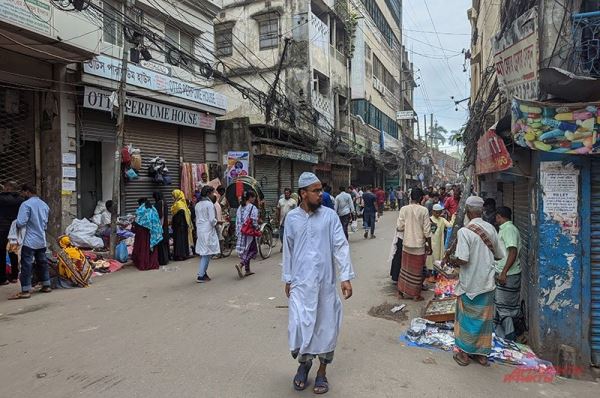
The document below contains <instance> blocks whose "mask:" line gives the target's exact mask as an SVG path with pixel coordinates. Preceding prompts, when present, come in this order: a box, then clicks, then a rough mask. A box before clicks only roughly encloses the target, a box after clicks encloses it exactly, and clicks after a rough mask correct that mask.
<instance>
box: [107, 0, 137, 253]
mask: <svg viewBox="0 0 600 398" xmlns="http://www.w3.org/2000/svg"><path fill="white" fill-rule="evenodd" d="M134 3H135V0H127V2H126V4H125V15H127V11H128V10H129V8H130V7H132V6H133V5H134ZM121 30H122V37H123V39H122V40H123V55H122V57H121V81H120V83H119V91H118V94H119V114H118V116H117V137H116V140H115V141H116V148H115V164H114V176H113V190H112V202H113V205H112V210H111V212H110V213H111V214H110V257H111V258H115V247H116V245H117V215H118V212H119V210H120V207H121V203H120V200H119V199H120V197H121V149H122V148H123V134H124V132H125V101H126V95H125V90H126V88H127V63H128V60H129V58H128V55H129V54H128V52H127V49H126V48H125V43H127V41H126V40H125V21H124V20H123V27H122V29H121Z"/></svg>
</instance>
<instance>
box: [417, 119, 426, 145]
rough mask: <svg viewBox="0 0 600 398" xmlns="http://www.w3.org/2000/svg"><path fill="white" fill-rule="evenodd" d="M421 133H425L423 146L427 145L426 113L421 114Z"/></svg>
mask: <svg viewBox="0 0 600 398" xmlns="http://www.w3.org/2000/svg"><path fill="white" fill-rule="evenodd" d="M423 133H424V134H425V147H427V115H423ZM419 138H420V137H419Z"/></svg>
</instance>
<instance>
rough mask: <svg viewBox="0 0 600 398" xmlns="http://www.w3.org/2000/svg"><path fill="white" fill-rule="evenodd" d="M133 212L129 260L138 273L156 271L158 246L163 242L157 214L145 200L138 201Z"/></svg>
mask: <svg viewBox="0 0 600 398" xmlns="http://www.w3.org/2000/svg"><path fill="white" fill-rule="evenodd" d="M138 204H139V207H138V208H137V210H136V211H135V222H134V223H133V232H134V233H135V238H134V241H133V252H132V253H131V259H132V260H133V264H134V265H135V266H136V267H137V269H139V270H140V271H147V270H152V269H158V267H159V265H158V247H157V246H158V245H159V244H160V242H162V240H163V229H162V225H161V223H160V218H159V217H158V212H157V211H156V209H155V208H154V206H152V204H151V203H150V201H149V200H148V199H146V198H140V199H139V200H138Z"/></svg>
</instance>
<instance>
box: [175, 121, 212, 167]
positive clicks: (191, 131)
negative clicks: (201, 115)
mask: <svg viewBox="0 0 600 398" xmlns="http://www.w3.org/2000/svg"><path fill="white" fill-rule="evenodd" d="M181 149H182V151H181V152H182V153H183V161H184V162H187V163H206V152H205V145H204V130H202V129H195V128H191V127H183V128H182V129H181Z"/></svg>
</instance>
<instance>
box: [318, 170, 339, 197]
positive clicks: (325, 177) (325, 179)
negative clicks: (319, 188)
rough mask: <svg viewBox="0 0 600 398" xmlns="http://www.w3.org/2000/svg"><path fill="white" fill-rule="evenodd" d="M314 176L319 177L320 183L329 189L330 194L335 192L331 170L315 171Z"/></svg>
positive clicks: (335, 187)
mask: <svg viewBox="0 0 600 398" xmlns="http://www.w3.org/2000/svg"><path fill="white" fill-rule="evenodd" d="M315 174H316V175H317V177H319V180H321V182H322V183H324V184H327V185H329V186H330V187H331V189H332V192H335V191H336V190H337V186H336V185H334V184H333V178H332V177H331V170H315Z"/></svg>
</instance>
